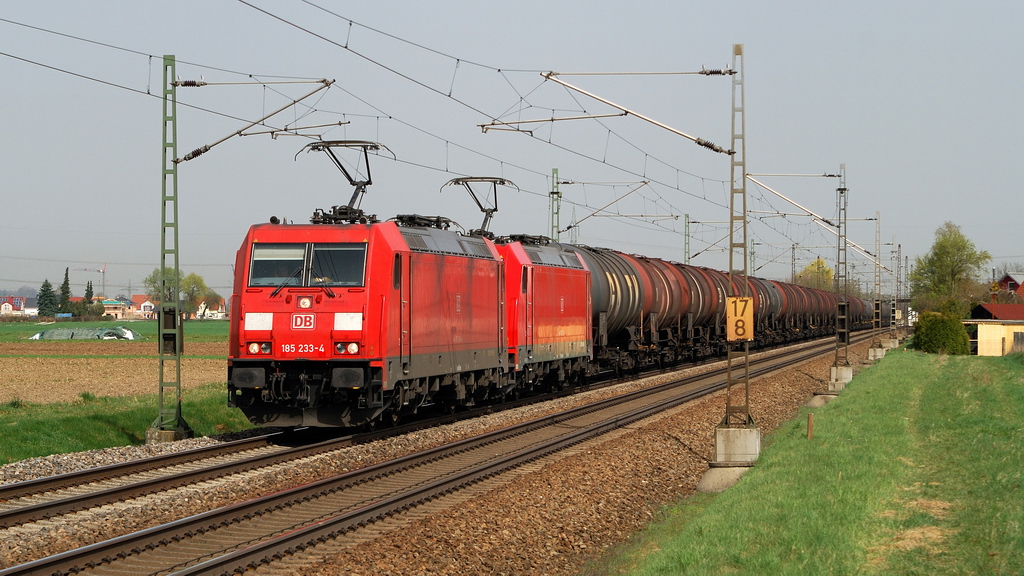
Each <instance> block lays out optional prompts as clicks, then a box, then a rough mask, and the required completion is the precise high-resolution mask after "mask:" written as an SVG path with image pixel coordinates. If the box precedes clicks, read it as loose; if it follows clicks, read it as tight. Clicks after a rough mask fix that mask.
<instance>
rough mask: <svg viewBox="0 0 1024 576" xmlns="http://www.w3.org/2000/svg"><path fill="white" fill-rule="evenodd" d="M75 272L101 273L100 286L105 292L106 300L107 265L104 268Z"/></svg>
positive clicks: (80, 269)
mask: <svg viewBox="0 0 1024 576" xmlns="http://www.w3.org/2000/svg"><path fill="white" fill-rule="evenodd" d="M75 272H99V273H100V285H101V288H102V290H103V292H102V295H103V297H104V298H106V297H107V263H106V262H104V263H103V268H75Z"/></svg>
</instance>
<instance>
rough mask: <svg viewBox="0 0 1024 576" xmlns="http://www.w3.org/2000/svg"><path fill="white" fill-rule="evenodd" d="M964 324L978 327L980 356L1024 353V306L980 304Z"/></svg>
mask: <svg viewBox="0 0 1024 576" xmlns="http://www.w3.org/2000/svg"><path fill="white" fill-rule="evenodd" d="M1015 288H1017V287H1015ZM964 323H965V324H971V325H976V326H977V327H978V356H1005V355H1006V354H1009V353H1011V352H1024V304H987V303H983V304H978V305H977V306H975V307H974V309H973V310H971V319H970V320H967V321H965V322H964Z"/></svg>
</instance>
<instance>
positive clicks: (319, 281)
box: [309, 244, 366, 286]
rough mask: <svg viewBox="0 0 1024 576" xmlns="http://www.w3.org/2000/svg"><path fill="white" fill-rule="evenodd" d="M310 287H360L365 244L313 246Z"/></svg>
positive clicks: (364, 260) (364, 261)
mask: <svg viewBox="0 0 1024 576" xmlns="http://www.w3.org/2000/svg"><path fill="white" fill-rule="evenodd" d="M312 264H313V270H312V275H311V276H310V278H309V284H310V286H362V285H363V272H364V270H365V268H366V244H314V245H313V259H312Z"/></svg>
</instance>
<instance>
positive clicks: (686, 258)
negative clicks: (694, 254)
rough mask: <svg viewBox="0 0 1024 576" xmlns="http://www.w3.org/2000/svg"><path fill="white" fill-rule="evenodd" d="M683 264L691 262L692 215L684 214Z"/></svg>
mask: <svg viewBox="0 0 1024 576" xmlns="http://www.w3.org/2000/svg"><path fill="white" fill-rule="evenodd" d="M683 217H684V220H683V223H684V224H683V227H684V230H683V264H687V265H688V264H689V263H690V215H689V214H683Z"/></svg>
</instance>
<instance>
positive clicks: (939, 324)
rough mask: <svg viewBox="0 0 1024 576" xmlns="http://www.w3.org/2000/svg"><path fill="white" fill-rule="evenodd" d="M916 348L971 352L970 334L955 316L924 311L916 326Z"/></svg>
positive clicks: (946, 351)
mask: <svg viewBox="0 0 1024 576" xmlns="http://www.w3.org/2000/svg"><path fill="white" fill-rule="evenodd" d="M913 345H914V348H916V349H918V350H920V351H922V352H928V353H931V354H970V353H971V343H970V336H968V335H967V330H966V329H965V328H964V324H963V322H961V321H960V319H959V318H957V317H955V316H947V315H945V314H938V313H936V312H924V313H922V314H921V316H920V318H918V320H917V324H916V325H915V326H914V344H913Z"/></svg>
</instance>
